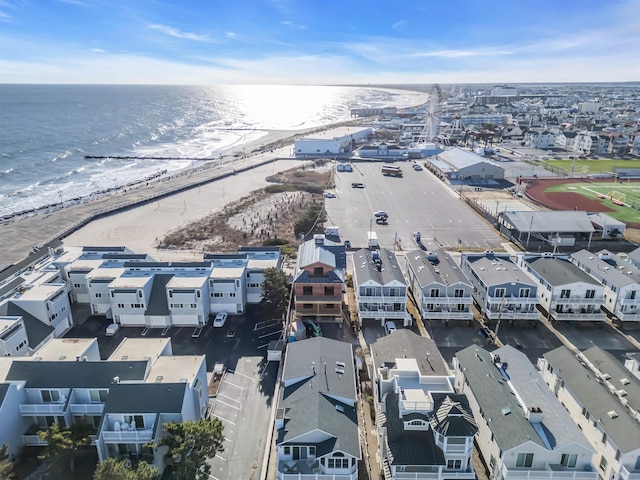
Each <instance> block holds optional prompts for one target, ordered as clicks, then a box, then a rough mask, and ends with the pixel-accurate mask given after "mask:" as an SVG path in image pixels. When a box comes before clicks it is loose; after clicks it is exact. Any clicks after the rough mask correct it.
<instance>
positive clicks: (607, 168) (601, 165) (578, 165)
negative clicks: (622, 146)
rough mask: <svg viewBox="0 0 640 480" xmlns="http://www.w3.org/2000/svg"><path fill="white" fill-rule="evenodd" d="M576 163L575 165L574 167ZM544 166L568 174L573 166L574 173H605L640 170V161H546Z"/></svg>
mask: <svg viewBox="0 0 640 480" xmlns="http://www.w3.org/2000/svg"><path fill="white" fill-rule="evenodd" d="M574 161H575V165H574ZM541 163H542V164H543V165H545V166H547V165H549V166H551V167H555V168H561V169H563V170H565V171H566V172H567V173H568V172H570V171H571V165H574V166H573V173H575V174H579V173H582V172H583V173H585V174H589V173H603V172H613V169H614V168H638V169H640V159H637V158H633V159H630V160H609V159H606V158H602V159H597V160H579V159H576V160H569V159H566V160H565V159H563V160H545V161H544V162H541Z"/></svg>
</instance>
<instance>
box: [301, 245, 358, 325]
mask: <svg viewBox="0 0 640 480" xmlns="http://www.w3.org/2000/svg"><path fill="white" fill-rule="evenodd" d="M345 268H346V254H345V248H344V245H342V244H341V243H336V242H333V241H331V240H329V239H327V238H326V237H325V236H324V235H315V236H314V238H313V240H308V241H306V242H304V243H303V244H302V245H300V246H299V247H298V261H297V266H296V273H295V274H294V277H293V295H294V302H295V312H296V316H297V317H300V318H302V319H305V318H312V319H314V320H316V321H319V322H335V321H342V295H343V293H344V291H345V287H344V275H345Z"/></svg>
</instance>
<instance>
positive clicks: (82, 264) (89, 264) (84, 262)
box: [67, 258, 102, 270]
mask: <svg viewBox="0 0 640 480" xmlns="http://www.w3.org/2000/svg"><path fill="white" fill-rule="evenodd" d="M100 265H102V260H101V259H91V260H89V259H83V258H81V259H78V260H76V261H75V262H71V263H70V264H69V265H67V270H73V269H75V268H78V269H88V268H90V269H92V270H93V269H94V268H98V267H99V266H100Z"/></svg>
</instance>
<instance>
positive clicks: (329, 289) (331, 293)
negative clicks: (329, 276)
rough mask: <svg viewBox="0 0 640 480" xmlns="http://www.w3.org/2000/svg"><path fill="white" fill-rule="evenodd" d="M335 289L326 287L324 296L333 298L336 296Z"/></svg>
mask: <svg viewBox="0 0 640 480" xmlns="http://www.w3.org/2000/svg"><path fill="white" fill-rule="evenodd" d="M333 292H334V288H333V287H324V294H325V295H327V296H330V297H332V296H333V295H334V293H333Z"/></svg>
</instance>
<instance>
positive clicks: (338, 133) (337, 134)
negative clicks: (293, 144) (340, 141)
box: [300, 127, 371, 140]
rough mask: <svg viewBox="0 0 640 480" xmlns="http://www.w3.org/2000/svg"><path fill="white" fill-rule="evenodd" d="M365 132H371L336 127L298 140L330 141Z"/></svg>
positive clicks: (364, 128) (365, 128) (361, 128)
mask: <svg viewBox="0 0 640 480" xmlns="http://www.w3.org/2000/svg"><path fill="white" fill-rule="evenodd" d="M366 130H371V127H336V128H332V129H330V130H325V131H324V132H319V133H313V134H310V135H308V136H306V137H302V138H301V139H300V140H331V139H333V138H343V137H346V136H348V135H354V134H357V133H360V132H364V131H366Z"/></svg>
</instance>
